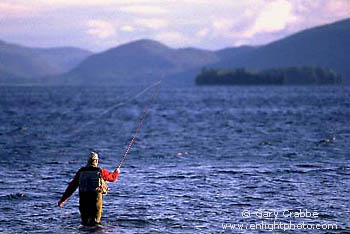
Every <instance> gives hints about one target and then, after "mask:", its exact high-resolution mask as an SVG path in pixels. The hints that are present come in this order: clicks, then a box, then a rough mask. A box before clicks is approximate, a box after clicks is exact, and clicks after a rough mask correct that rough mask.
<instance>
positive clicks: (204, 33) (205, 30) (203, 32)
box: [196, 28, 210, 37]
mask: <svg viewBox="0 0 350 234" xmlns="http://www.w3.org/2000/svg"><path fill="white" fill-rule="evenodd" d="M209 32H210V30H209V29H208V28H202V29H200V30H198V31H197V33H196V35H197V36H198V37H205V36H207V35H208V34H209Z"/></svg>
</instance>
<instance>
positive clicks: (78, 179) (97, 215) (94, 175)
mask: <svg viewBox="0 0 350 234" xmlns="http://www.w3.org/2000/svg"><path fill="white" fill-rule="evenodd" d="M97 165H98V154H97V152H95V151H92V152H91V153H90V154H89V157H88V163H87V165H86V166H85V167H82V168H80V169H79V170H78V172H77V173H76V174H75V176H74V179H73V180H72V181H71V182H70V183H69V184H68V187H67V189H66V191H65V192H64V194H63V195H62V198H61V200H60V201H59V202H58V206H59V207H60V208H62V207H63V204H64V203H65V202H66V201H67V199H68V198H69V197H70V196H71V195H72V194H73V193H74V191H75V190H76V189H77V188H78V187H79V197H80V199H79V211H80V217H81V221H82V224H83V225H96V224H99V223H100V221H101V215H102V195H103V194H107V192H108V185H107V183H106V181H109V182H114V181H116V180H117V179H118V176H119V173H120V168H119V167H118V168H116V169H115V170H114V172H108V171H107V170H106V169H104V168H99V167H98V166H97Z"/></svg>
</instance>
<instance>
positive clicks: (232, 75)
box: [196, 67, 343, 85]
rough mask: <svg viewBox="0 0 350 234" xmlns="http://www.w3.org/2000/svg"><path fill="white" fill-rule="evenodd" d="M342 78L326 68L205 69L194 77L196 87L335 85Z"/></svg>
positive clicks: (339, 82) (340, 81)
mask: <svg viewBox="0 0 350 234" xmlns="http://www.w3.org/2000/svg"><path fill="white" fill-rule="evenodd" d="M342 80H343V78H342V76H341V75H340V74H338V73H336V72H335V71H333V70H331V69H328V68H320V67H287V68H273V69H267V70H262V71H254V70H247V69H245V68H237V69H234V70H224V69H206V68H203V69H202V72H201V73H200V74H199V75H198V76H197V77H196V84H197V85H335V84H341V83H342Z"/></svg>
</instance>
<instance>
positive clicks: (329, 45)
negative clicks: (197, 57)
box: [212, 19, 350, 84]
mask: <svg viewBox="0 0 350 234" xmlns="http://www.w3.org/2000/svg"><path fill="white" fill-rule="evenodd" d="M349 42H350V19H346V20H342V21H338V22H335V23H332V24H328V25H323V26H319V27H315V28H311V29H308V30H304V31H301V32H299V33H296V34H293V35H291V36H289V37H287V38H284V39H282V40H278V41H275V42H272V43H270V44H267V45H265V46H261V47H258V48H255V49H248V50H247V51H245V52H243V53H240V54H239V56H225V57H224V58H223V59H221V61H220V62H219V63H217V64H215V65H213V66H212V67H216V68H239V67H245V68H250V69H266V68H275V67H290V66H319V67H324V68H331V69H333V70H335V71H336V72H339V73H341V74H342V75H343V78H344V83H347V84H350V62H349V61H350V60H349V54H350V43H349Z"/></svg>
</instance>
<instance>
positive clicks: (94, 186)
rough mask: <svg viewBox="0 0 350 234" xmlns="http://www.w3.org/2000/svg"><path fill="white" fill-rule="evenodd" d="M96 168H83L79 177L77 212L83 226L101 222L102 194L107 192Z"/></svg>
mask: <svg viewBox="0 0 350 234" xmlns="http://www.w3.org/2000/svg"><path fill="white" fill-rule="evenodd" d="M100 171H101V169H100V168H98V167H84V168H82V169H81V171H80V176H79V197H80V199H79V211H80V216H81V220H82V223H83V224H84V225H94V224H96V223H99V222H100V221H101V215H102V194H106V193H107V192H108V186H107V183H106V182H105V181H104V180H103V179H102V178H101V173H100Z"/></svg>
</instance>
